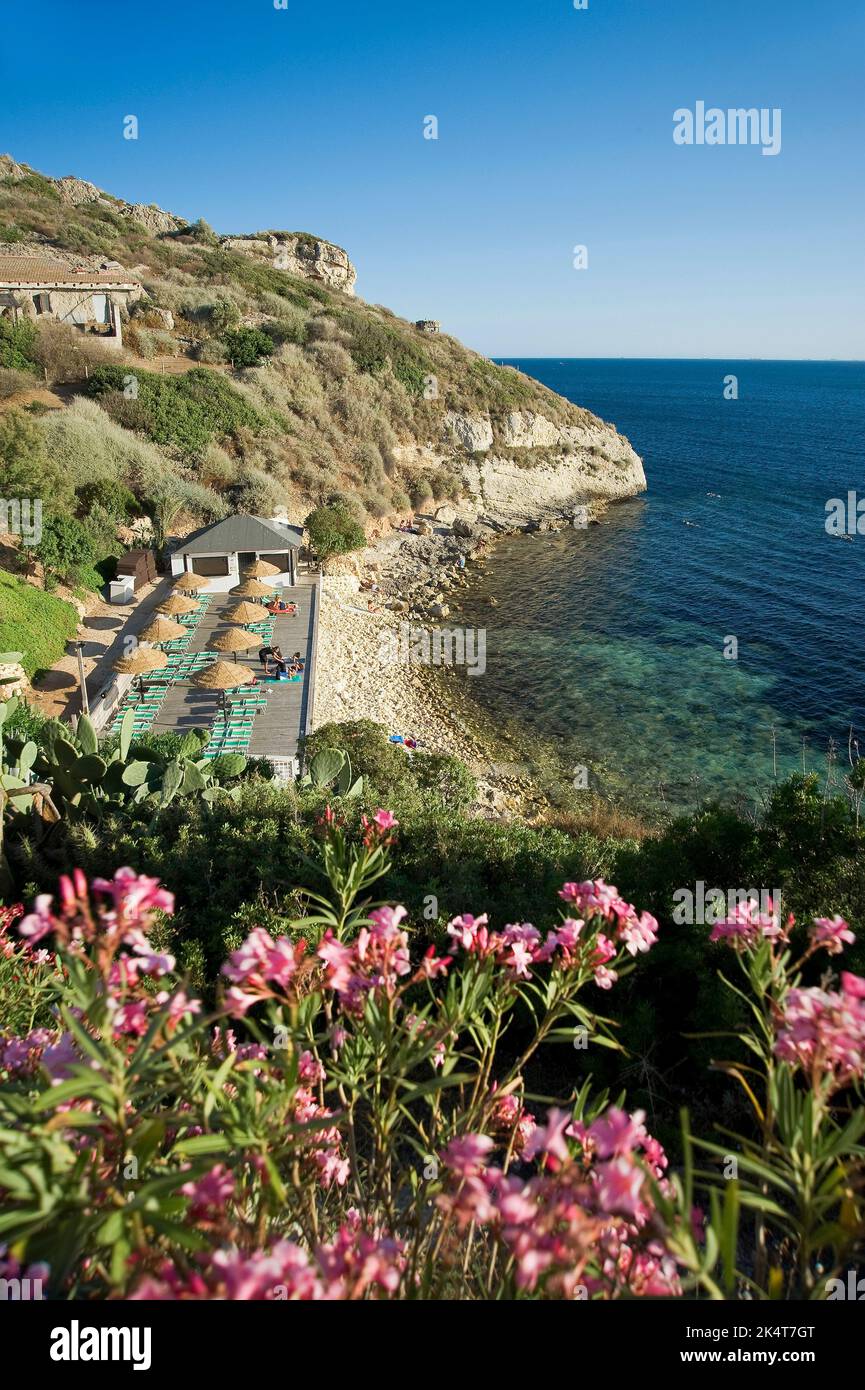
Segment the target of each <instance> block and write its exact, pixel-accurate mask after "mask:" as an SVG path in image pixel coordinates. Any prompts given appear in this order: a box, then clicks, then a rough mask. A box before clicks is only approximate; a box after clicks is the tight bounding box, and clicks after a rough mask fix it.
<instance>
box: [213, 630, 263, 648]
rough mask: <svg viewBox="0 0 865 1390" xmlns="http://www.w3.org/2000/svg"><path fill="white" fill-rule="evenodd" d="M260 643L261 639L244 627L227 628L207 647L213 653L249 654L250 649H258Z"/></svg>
mask: <svg viewBox="0 0 865 1390" xmlns="http://www.w3.org/2000/svg"><path fill="white" fill-rule="evenodd" d="M260 642H261V638H260V637H259V635H258V633H256V632H249V631H247V629H246V628H243V627H227V628H226V629H225V631H224V632H218V633H217V634H216V636H215V637H211V639H210V641H209V642H208V644H207V645H208V648H209V649H210V651H212V652H248V651H249V649H250V647H257V646H258V645H259V644H260Z"/></svg>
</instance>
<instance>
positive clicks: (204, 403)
mask: <svg viewBox="0 0 865 1390" xmlns="http://www.w3.org/2000/svg"><path fill="white" fill-rule="evenodd" d="M130 375H131V376H132V382H131V383H130V380H129V378H130ZM89 390H90V394H91V395H92V396H94V397H96V399H97V400H101V401H103V403H104V405H105V408H106V409H107V410H108V412H109V414H111V415H112V416H113V417H114V418H115V419H120V420H121V422H122V423H126V424H127V425H132V427H136V428H139V429H141V430H143V431H145V432H146V433H147V434H148V435H149V436H150V437H151V439H154V440H155V441H156V442H157V443H158V444H170V445H174V446H175V447H176V448H178V449H179V450H180V451H181V452H182V453H184V454H188V455H194V456H198V455H200V454H202V453H204V451H205V450H206V448H207V445H208V444H209V443H210V441H211V440H212V439H215V438H219V437H223V436H226V435H232V434H234V433H236V432H237V431H238V430H239V429H241V428H243V427H247V428H249V429H253V430H259V429H263V428H264V426H265V421H264V420H263V418H262V417H261V416H260V415H259V414H258V413H257V411H255V410H254V409H253V408H252V406H250V405H249V404H248V403H247V402H246V401H245V400H244V398H243V396H242V395H241V394H240V393H239V392H238V391H236V390H235V389H234V387H233V386H232V384H231V382H230V381H228V380H227V379H226V377H225V376H223V375H222V374H220V373H219V372H209V371H207V370H206V369H205V368H203V367H196V368H193V370H192V371H190V372H186V373H184V374H183V375H182V376H160V375H158V374H157V373H154V372H146V371H139V372H135V373H131V374H130V372H129V370H128V368H124V367H119V366H115V367H100V368H99V369H98V370H97V371H95V372H94V373H93V376H92V377H91V379H90V384H89Z"/></svg>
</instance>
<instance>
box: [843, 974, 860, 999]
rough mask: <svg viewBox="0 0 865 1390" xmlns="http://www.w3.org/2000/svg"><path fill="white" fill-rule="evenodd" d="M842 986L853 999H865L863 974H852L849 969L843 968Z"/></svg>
mask: <svg viewBox="0 0 865 1390" xmlns="http://www.w3.org/2000/svg"><path fill="white" fill-rule="evenodd" d="M841 988H842V990H843V991H844V993H845V994H847V995H849V997H850V998H851V999H865V979H863V978H862V976H861V975H851V974H850V971H849V970H842V971H841Z"/></svg>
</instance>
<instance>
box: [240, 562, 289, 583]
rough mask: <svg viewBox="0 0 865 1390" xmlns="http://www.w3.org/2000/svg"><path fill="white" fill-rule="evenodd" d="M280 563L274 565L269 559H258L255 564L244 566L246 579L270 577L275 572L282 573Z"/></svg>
mask: <svg viewBox="0 0 865 1390" xmlns="http://www.w3.org/2000/svg"><path fill="white" fill-rule="evenodd" d="M281 573H282V571H281V570H280V568H279V565H272V564H271V563H270V561H269V560H256V561H255V562H254V564H251V565H244V566H243V575H244V578H245V579H269V578H270V577H271V576H272V575H274V574H281Z"/></svg>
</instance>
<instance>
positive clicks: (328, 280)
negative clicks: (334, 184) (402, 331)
mask: <svg viewBox="0 0 865 1390" xmlns="http://www.w3.org/2000/svg"><path fill="white" fill-rule="evenodd" d="M34 173H35V171H34V170H33V169H31V168H30V167H29V166H28V165H26V164H19V163H18V161H17V160H15V159H13V158H12V156H11V155H8V154H3V155H0V182H3V181H8V182H10V183H20V182H21V180H22V179H25V178H27V177H29V176H30V175H33V174H34ZM37 177H38V178H40V179H44V182H45V183H46V184H48V185H50V186H51V187H52V188H54V189H55V190H56V192H57V194H58V196H59V197H60V199H61V201H62V202H63V203H65V204H66V205H67V207H73V208H75V207H80V206H81V205H82V204H85V203H101V204H102V205H103V206H104V207H106V208H110V209H111V211H112V212H115V213H118V214H119V215H120V216H121V217H128V218H129V220H130V221H131V222H136V223H137V224H138V225H139V226H140V227H143V228H144V230H145V231H146V232H149V233H150V235H151V236H166V235H170V234H172V233H174V232H179V231H182V230H183V228H184V227H187V226H188V225H189V223H188V220H187V219H186V218H183V217H177V216H175V214H174V213H173V212H166V211H165V210H164V208H160V207H157V206H156V204H155V203H126V202H124V201H123V199H121V198H113V197H112V196H111V195H110V194H108V193H105V192H104V191H103V190H102V189H101V188H97V186H96V184H95V183H90V182H88V180H87V179H79V178H76V177H75V175H74V174H66V175H64V177H63V178H59V179H56V178H52V177H50V176H49V175H43V174H39V175H38V176H37ZM219 240H220V245H222V246H226V247H228V248H229V249H230V250H232V251H240V252H242V253H243V254H244V255H247V256H257V257H260V258H261V259H264V260H268V261H270V263H271V264H272V265H274V266H275V267H276V269H277V270H284V271H286V272H287V273H288V274H289V275H298V276H300V277H301V278H303V279H307V280H318V281H320V282H321V284H323V285H327V286H329V288H331V289H336V290H342V291H343V292H344V293H345V294H354V286H355V283H356V281H357V270H356V269H355V267H354V266H353V265H352V263H351V261H350V260H349V258H348V254H347V252H345V251H343V249H342V247H341V246H335V245H334V244H333V242H330V241H322V240H320V239H319V238H318V237H314V236H309V235H307V234H306V233H304V232H258V233H257V234H256V235H255V236H223V237H220V239H219Z"/></svg>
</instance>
